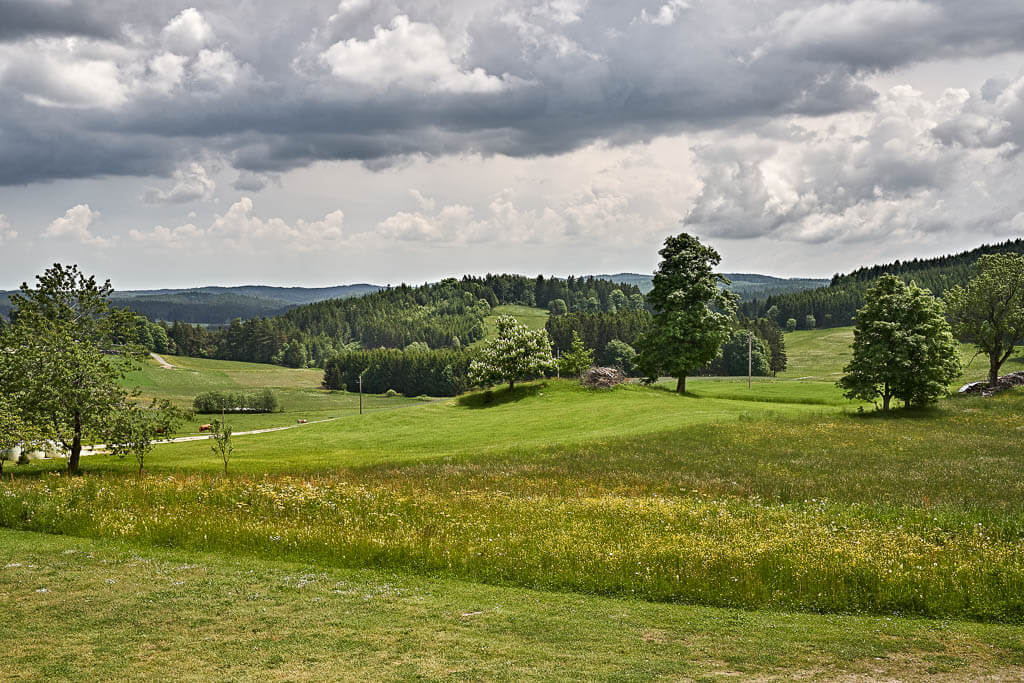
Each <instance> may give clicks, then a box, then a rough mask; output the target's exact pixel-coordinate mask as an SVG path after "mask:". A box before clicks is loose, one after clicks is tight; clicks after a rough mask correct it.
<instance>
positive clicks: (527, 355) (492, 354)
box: [469, 315, 555, 391]
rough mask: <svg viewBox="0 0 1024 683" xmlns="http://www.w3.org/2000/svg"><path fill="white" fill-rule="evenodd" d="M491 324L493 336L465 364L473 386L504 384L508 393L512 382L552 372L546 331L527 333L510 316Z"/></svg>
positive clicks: (502, 316)
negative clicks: (494, 329)
mask: <svg viewBox="0 0 1024 683" xmlns="http://www.w3.org/2000/svg"><path fill="white" fill-rule="evenodd" d="M495 324H496V327H497V329H498V334H497V336H496V337H495V338H494V339H491V340H489V341H487V342H485V343H484V345H483V347H482V348H481V349H480V353H479V355H478V356H477V358H476V359H475V360H473V362H472V363H470V365H469V378H470V381H471V382H472V383H473V384H474V385H477V386H489V385H491V384H495V383H497V382H508V390H509V391H512V389H514V388H515V384H516V380H519V379H530V378H532V377H540V376H543V375H544V374H545V373H548V372H554V370H555V359H554V357H553V356H552V355H551V340H550V339H549V338H548V333H547V332H546V331H544V330H531V329H530V328H528V327H526V326H525V325H520V324H519V323H518V322H516V319H515V318H513V317H512V316H510V315H501V316H498V320H497V321H496V323H495Z"/></svg>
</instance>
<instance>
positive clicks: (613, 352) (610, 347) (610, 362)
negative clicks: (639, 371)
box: [601, 339, 636, 377]
mask: <svg viewBox="0 0 1024 683" xmlns="http://www.w3.org/2000/svg"><path fill="white" fill-rule="evenodd" d="M601 360H603V361H604V364H605V365H607V366H609V367H613V368H619V369H620V370H622V371H623V372H624V373H626V375H627V376H630V377H632V376H633V374H634V373H635V372H636V363H635V360H636V350H635V349H634V348H633V347H632V346H630V345H629V344H627V343H626V342H624V341H621V340H619V339H612V340H611V341H610V342H608V344H606V345H605V347H604V357H603V358H602V359H601Z"/></svg>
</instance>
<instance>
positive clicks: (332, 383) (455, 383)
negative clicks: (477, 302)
mask: <svg viewBox="0 0 1024 683" xmlns="http://www.w3.org/2000/svg"><path fill="white" fill-rule="evenodd" d="M471 358H472V355H471V354H470V352H469V351H466V350H459V351H456V350H454V349H437V350H429V349H428V350H425V351H424V350H422V349H416V348H413V349H410V350H403V349H373V350H350V351H343V352H342V353H340V354H338V355H337V356H335V357H334V358H332V359H331V360H329V361H327V364H326V366H325V367H324V386H325V387H326V388H328V389H335V390H338V389H347V390H349V391H356V390H357V388H358V387H359V376H360V374H361V375H362V376H363V390H364V391H366V392H367V393H373V394H382V393H384V392H386V391H388V390H389V389H393V390H394V391H397V392H399V393H402V394H404V395H406V396H421V395H424V394H426V395H428V396H455V395H457V394H461V393H462V392H464V391H466V390H467V389H468V388H469V384H468V379H467V377H468V375H469V364H470V360H471Z"/></svg>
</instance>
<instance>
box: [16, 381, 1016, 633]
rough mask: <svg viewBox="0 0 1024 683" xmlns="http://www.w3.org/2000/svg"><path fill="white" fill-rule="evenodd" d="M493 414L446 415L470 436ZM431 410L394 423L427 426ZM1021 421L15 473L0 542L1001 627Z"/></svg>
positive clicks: (816, 423)
mask: <svg viewBox="0 0 1024 683" xmlns="http://www.w3.org/2000/svg"><path fill="white" fill-rule="evenodd" d="M549 391H550V389H549ZM574 391H575V389H565V391H564V393H565V395H564V396H563V397H562V398H563V399H566V397H568V398H572V397H573V396H576V394H574V393H573V392H574ZM623 391H635V390H634V389H629V388H626V389H624V390H623ZM645 391H646V393H647V395H649V396H653V397H658V396H666V397H667V398H668V399H670V400H672V401H674V402H675V403H676V404H677V405H689V404H694V403H697V402H700V403H704V402H710V401H711V399H692V398H683V397H676V396H673V395H672V394H670V393H669V392H659V391H657V390H645ZM553 393H555V394H557V393H558V392H557V391H554V392H553ZM588 395H589V394H584V396H588ZM623 395H624V394H620V393H618V392H609V393H607V394H595V395H593V396H595V397H596V398H594V399H593V400H595V401H597V400H603V397H608V396H611V397H614V396H623ZM630 396H631V394H630ZM542 398H543V397H541V396H539V392H538V396H537V400H538V401H539V400H541V399H542ZM577 398H578V397H577ZM522 400H523V401H529V400H532V399H531V398H529V397H527V398H524V399H522ZM580 402H582V403H584V404H585V403H586V402H585V401H580ZM621 402H622V403H628V402H626V401H621ZM720 403H723V404H731V405H736V404H740V403H741V402H738V401H720ZM508 405H516V402H511V403H509V404H499V405H498V406H497V407H496V408H493V407H492V408H488V409H478V408H473V407H471V406H472V403H470V405H469V406H462V407H460V406H458V405H455V406H448V407H447V409H448V410H451V411H453V412H454V413H455V414H459V415H463V420H464V422H463V423H462V424H463V427H464V431H466V432H470V431H472V426H471V425H472V419H473V416H475V415H479V414H481V413H482V414H485V415H486V414H488V413H489V412H490V411H491V410H498V409H500V408H502V407H505V406H508ZM572 405H575V404H572ZM431 407H432V406H428V407H427V408H423V409H419V410H415V411H404V412H403V415H407V414H408V415H411V414H412V413H413V412H420V411H423V413H424V414H425V415H430V416H431V423H432V424H437V422H438V419H439V418H438V416H437V414H435V413H433V412H429V411H428V408H431ZM1022 408H1024V393H1022V392H1011V393H1008V394H1006V395H1004V396H1001V397H998V398H996V399H992V400H984V399H965V400H955V401H950V402H948V403H947V404H945V407H944V408H942V409H938V410H934V411H928V412H924V413H907V414H904V415H902V416H900V417H896V418H886V417H882V416H863V417H858V416H850V415H844V414H842V413H839V412H833V413H832V414H831V417H826V418H823V417H822V416H821V415H820V414H817V415H815V414H811V415H809V416H805V417H802V418H801V417H799V416H796V417H794V416H788V417H785V418H780V417H764V416H760V417H758V416H756V415H751V416H748V417H746V418H744V419H736V418H735V417H734V418H732V419H731V420H729V421H726V422H722V421H718V422H715V421H709V422H703V423H701V422H697V423H690V424H689V425H688V426H683V427H682V428H676V429H673V430H671V431H662V432H655V433H641V434H638V435H634V436H632V437H628V438H621V437H620V438H614V439H593V440H591V441H588V442H583V443H579V442H569V443H560V444H554V445H549V446H538V445H537V443H536V442H535V441H532V440H531V437H530V435H529V433H528V429H529V426H528V425H529V423H527V426H525V427H523V426H522V425H520V427H521V428H522V429H523V432H524V436H523V440H522V441H521V442H520V443H518V444H516V443H514V442H511V443H508V444H506V448H505V450H504V451H499V450H494V449H490V448H488V443H487V442H486V441H484V442H481V447H480V452H479V453H476V454H474V453H472V452H468V453H464V454H462V455H459V456H457V457H445V458H439V457H437V455H436V454H433V453H432V451H431V450H430V449H426V450H424V451H423V452H422V454H421V455H419V456H418V457H413V456H412V455H410V454H408V453H402V451H400V450H399V451H398V452H396V456H395V457H394V458H393V459H391V460H390V461H388V460H386V459H385V460H374V459H366V458H355V459H350V460H349V461H348V463H349V465H350V467H348V468H343V469H336V470H334V473H333V474H328V475H324V476H316V477H305V478H298V477H294V476H280V477H272V478H271V477H263V476H254V477H238V478H230V479H222V478H217V477H212V476H196V475H179V476H175V477H166V476H160V477H155V476H154V477H150V478H145V479H143V480H141V481H136V480H134V479H133V478H130V477H125V476H122V475H120V474H117V473H112V474H110V475H108V476H89V477H86V478H85V479H73V480H68V479H66V478H63V477H56V476H52V475H46V476H42V477H30V476H24V475H25V474H26V473H30V472H33V471H39V470H38V469H35V470H33V469H26V470H19V474H21V475H22V476H20V477H18V478H17V479H16V480H15V482H13V483H12V484H11V485H10V486H8V487H7V488H6V489H5V490H4V491H3V493H0V525H3V526H8V527H12V528H21V529H29V530H38V531H50V532H58V533H66V534H72V535H82V536H95V537H108V538H119V539H125V540H130V541H132V542H137V543H143V544H153V545H170V546H177V547H185V548H193V549H205V550H222V551H229V552H238V553H251V554H256V555H259V556H262V557H269V558H282V559H302V560H309V561H317V562H322V563H325V564H331V565H335V566H355V567H381V566H384V567H391V568H396V569H402V570H411V571H415V572H420V573H424V574H432V575H433V574H437V575H445V576H453V577H461V578H469V579H473V580H479V581H487V582H492V583H499V584H514V585H520V586H530V587H538V588H554V589H559V590H570V591H582V592H587V593H604V594H614V595H631V596H642V597H645V598H648V599H652V600H665V601H679V602H687V603H700V604H707V605H719V606H742V607H748V608H763V607H772V608H776V609H805V610H814V611H828V612H868V613H886V614H919V615H928V616H955V617H964V618H973V619H980V620H999V621H1012V622H1018V621H1022V620H1024V455H1022V454H1024V432H1022V431H1021V430H1020V429H1018V427H1019V414H1020V412H1021V410H1022ZM521 410H522V413H521V414H528V411H525V410H523V409H521ZM398 412H402V411H396V413H394V414H393V415H396V414H397V413H398ZM498 414H501V412H500V410H498ZM513 414H515V413H513ZM375 417H377V418H381V419H383V418H384V417H385V416H375ZM563 417H564V416H563ZM365 424H369V422H366V423H364V425H365ZM453 424H454V423H453ZM491 424H493V423H491ZM325 426H326V425H325ZM317 427H320V426H319V425H318V426H314V427H311V428H309V430H306V429H303V430H294V431H295V432H302V434H299V435H298V436H299V437H303V436H305V435H308V434H313V433H315V432H312V431H311V430H312V429H315V428H317ZM399 431H400V430H398V431H396V432H394V433H399ZM391 433H393V432H392V431H389V430H384V431H381V432H379V433H378V438H382V437H383V435H385V434H391ZM508 433H509V434H511V433H512V432H508ZM292 437H296V435H294V434H293V435H292ZM296 438H297V437H296ZM449 438H450V439H456V438H459V437H456V436H455V435H454V433H453V434H452V436H450V437H449ZM267 440H268V441H269V440H270V436H268V437H267ZM259 442H260V440H256V441H254V442H252V443H254V444H255V443H259ZM240 443H242V442H241V441H240ZM309 443H312V442H307V444H309ZM397 443H398V444H399V446H398V448H401V447H402V443H403V442H402V441H401V440H400V439H398V440H397ZM168 448H171V447H168ZM165 452H169V451H165ZM979 454H981V455H979ZM206 457H207V459H208V460H211V459H210V458H209V456H208V455H207V456H206ZM296 457H297V456H296ZM101 462H102V461H91V462H90V463H89V466H90V467H95V466H98V465H100V464H101ZM211 462H212V461H211ZM368 463H377V464H376V465H374V466H367V464H368ZM214 464H215V463H214ZM251 464H252V463H250V465H251ZM357 464H362V466H359V467H352V466H351V465H357ZM311 520H315V523H313V522H312V521H311Z"/></svg>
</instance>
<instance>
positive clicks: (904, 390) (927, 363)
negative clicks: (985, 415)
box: [839, 275, 960, 410]
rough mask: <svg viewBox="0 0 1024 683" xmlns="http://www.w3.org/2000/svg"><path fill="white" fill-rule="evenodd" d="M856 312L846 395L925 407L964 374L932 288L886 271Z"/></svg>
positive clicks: (884, 403) (842, 381) (844, 386)
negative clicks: (894, 400) (925, 287)
mask: <svg viewBox="0 0 1024 683" xmlns="http://www.w3.org/2000/svg"><path fill="white" fill-rule="evenodd" d="M865 299H866V301H867V303H866V304H865V305H864V307H863V308H861V309H860V310H859V311H857V315H856V318H855V322H856V325H855V327H854V330H853V359H852V360H851V361H850V363H849V364H848V365H847V366H846V368H844V371H845V372H846V374H845V375H844V376H843V378H842V379H840V380H839V386H840V387H841V388H842V389H844V390H845V395H846V396H847V398H858V399H863V400H865V401H874V400H876V399H877V398H881V399H882V409H883V410H889V404H890V402H891V401H892V399H893V398H897V399H899V400H901V401H903V402H904V403H905V404H908V405H910V404H913V405H924V404H927V403H931V402H933V401H935V400H936V399H937V398H938V397H939V396H942V395H943V394H944V393H945V392H946V387H947V385H948V384H949V382H951V381H953V380H954V379H955V378H956V377H957V375H959V374H960V358H959V355H958V353H957V347H956V341H955V340H954V339H953V334H952V331H951V330H950V327H949V323H947V322H946V319H945V317H944V316H943V306H942V302H941V301H939V300H938V299H936V298H935V297H933V296H932V294H931V292H930V291H928V290H927V289H921V288H920V287H918V286H917V285H916V284H914V283H910V284H909V285H908V284H907V283H905V282H904V281H903V280H901V279H899V278H898V277H896V276H894V275H883V276H882V277H881V278H879V280H878V282H877V283H875V284H874V285H873V286H872V287H871V288H870V289H868V291H867V293H866V295H865Z"/></svg>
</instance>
